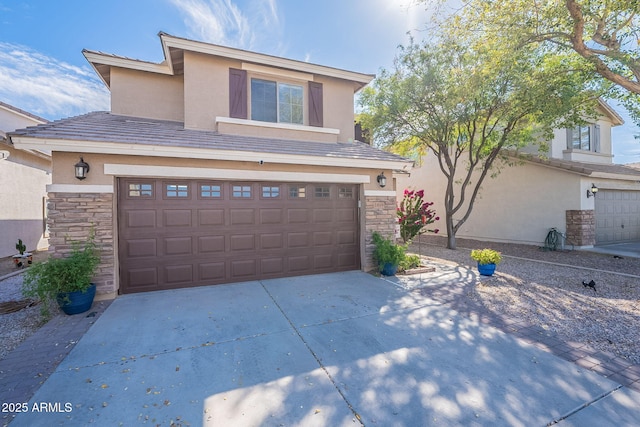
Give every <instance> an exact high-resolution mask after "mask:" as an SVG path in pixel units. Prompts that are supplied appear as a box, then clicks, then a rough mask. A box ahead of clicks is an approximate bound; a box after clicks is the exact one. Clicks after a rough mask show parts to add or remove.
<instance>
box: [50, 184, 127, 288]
mask: <svg viewBox="0 0 640 427" xmlns="http://www.w3.org/2000/svg"><path fill="white" fill-rule="evenodd" d="M48 207H49V212H48V221H47V222H48V224H49V252H52V253H53V256H55V257H58V256H64V255H65V254H67V253H69V252H70V251H71V243H72V242H74V241H83V240H84V239H86V238H87V237H88V236H89V233H90V231H91V228H92V227H95V234H96V245H97V247H98V249H99V250H100V265H99V266H98V269H97V272H96V276H95V277H94V280H93V282H94V283H95V284H96V288H97V289H96V294H97V297H98V298H99V295H105V294H109V295H111V296H115V293H116V282H115V262H114V258H115V255H114V254H115V252H114V247H113V242H114V239H113V227H114V222H113V194H110V193H49V203H48Z"/></svg>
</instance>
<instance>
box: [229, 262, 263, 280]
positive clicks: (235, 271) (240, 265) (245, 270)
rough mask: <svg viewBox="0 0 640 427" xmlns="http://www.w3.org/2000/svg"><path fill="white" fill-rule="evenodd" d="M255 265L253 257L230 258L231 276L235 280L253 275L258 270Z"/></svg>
mask: <svg viewBox="0 0 640 427" xmlns="http://www.w3.org/2000/svg"><path fill="white" fill-rule="evenodd" d="M256 267H257V265H256V260H255V259H237V260H231V278H232V279H236V280H237V279H245V278H247V277H254V276H256V274H257V272H258V270H257V268H256Z"/></svg>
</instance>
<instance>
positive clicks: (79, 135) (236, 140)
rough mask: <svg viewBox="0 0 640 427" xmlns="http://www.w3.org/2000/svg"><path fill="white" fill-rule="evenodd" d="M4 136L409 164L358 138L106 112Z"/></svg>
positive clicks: (406, 160) (59, 121) (408, 161)
mask: <svg viewBox="0 0 640 427" xmlns="http://www.w3.org/2000/svg"><path fill="white" fill-rule="evenodd" d="M8 136H9V137H28V138H38V139H47V140H65V141H78V146H79V150H78V151H79V152H81V151H82V150H81V149H80V147H81V145H82V142H83V141H91V142H105V143H110V142H111V143H125V144H138V145H141V146H144V145H149V146H167V147H185V148H200V149H211V150H231V151H246V152H253V153H270V154H276V155H277V154H282V155H303V156H320V157H330V158H345V159H354V160H378V161H389V162H403V163H412V161H411V160H409V159H406V158H404V157H401V156H398V155H396V154H392V153H388V152H386V151H382V150H379V149H377V148H374V147H371V146H369V145H368V144H365V143H362V142H358V141H356V142H353V143H324V142H311V141H298V140H287V139H272V138H258V137H251V136H238V135H228V134H221V133H218V132H215V131H209V130H193V129H185V128H184V123H182V122H174V121H167V120H156V119H147V118H140V117H129V116H120V115H115V114H111V113H109V112H104V111H99V112H92V113H88V114H84V115H81V116H76V117H70V118H66V119H61V120H56V121H53V122H49V123H46V124H42V125H38V126H32V127H28V128H25V129H19V130H16V131H14V132H10V133H9V134H8Z"/></svg>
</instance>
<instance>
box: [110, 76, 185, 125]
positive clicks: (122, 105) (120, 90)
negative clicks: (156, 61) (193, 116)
mask: <svg viewBox="0 0 640 427" xmlns="http://www.w3.org/2000/svg"><path fill="white" fill-rule="evenodd" d="M111 112H112V113H113V114H121V115H124V116H134V117H145V118H155V119H162V120H174V121H180V122H181V121H183V120H184V84H183V78H182V76H166V75H162V74H155V73H149V72H145V71H137V70H128V69H124V68H116V67H113V69H112V71H111Z"/></svg>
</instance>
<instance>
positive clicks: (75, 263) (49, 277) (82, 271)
mask: <svg viewBox="0 0 640 427" xmlns="http://www.w3.org/2000/svg"><path fill="white" fill-rule="evenodd" d="M99 263H100V255H99V253H98V250H97V248H96V243H95V235H94V233H93V232H92V233H91V235H90V237H89V239H88V240H87V241H86V242H85V243H84V244H83V245H82V244H81V243H80V242H74V243H73V244H72V249H71V253H70V254H69V255H68V256H67V257H64V258H53V257H51V256H50V257H49V258H48V259H47V260H45V261H41V262H36V263H35V264H33V266H32V267H31V268H30V269H29V270H28V271H27V272H26V273H25V275H24V280H23V285H22V293H23V294H24V296H25V297H28V298H37V299H39V300H40V301H42V303H43V304H42V309H41V311H42V314H43V316H45V317H49V314H50V306H51V304H52V302H54V301H56V300H58V298H59V294H61V293H67V292H77V291H82V292H85V291H86V290H87V289H88V288H89V287H90V286H91V279H93V276H94V274H95V271H96V268H97V267H98V264H99Z"/></svg>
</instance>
